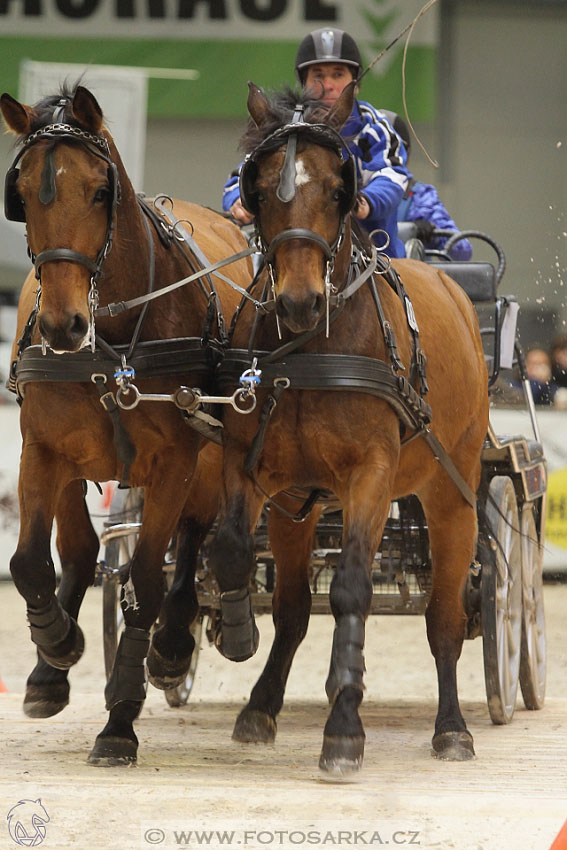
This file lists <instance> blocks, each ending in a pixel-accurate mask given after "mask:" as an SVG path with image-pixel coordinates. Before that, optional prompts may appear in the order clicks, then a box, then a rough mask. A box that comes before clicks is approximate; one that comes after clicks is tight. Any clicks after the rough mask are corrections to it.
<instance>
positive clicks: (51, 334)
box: [38, 312, 89, 353]
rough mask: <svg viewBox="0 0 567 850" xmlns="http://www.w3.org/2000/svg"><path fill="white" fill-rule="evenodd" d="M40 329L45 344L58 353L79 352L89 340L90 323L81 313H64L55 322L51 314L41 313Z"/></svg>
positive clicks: (39, 319)
mask: <svg viewBox="0 0 567 850" xmlns="http://www.w3.org/2000/svg"><path fill="white" fill-rule="evenodd" d="M38 327H39V331H40V333H41V335H42V337H43V339H44V340H45V342H46V343H47V344H48V345H49V347H50V348H51V349H52V350H53V351H55V352H57V353H65V352H67V353H71V352H75V351H79V349H81V348H83V347H84V346H85V344H86V342H87V340H88V332H89V321H88V318H87V317H86V316H84V315H82V314H81V313H64V314H63V315H62V316H61V318H60V319H59V320H55V318H54V317H53V316H51V315H50V314H49V313H43V312H40V314H39V318H38Z"/></svg>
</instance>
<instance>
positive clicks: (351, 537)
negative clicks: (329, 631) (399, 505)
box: [319, 459, 391, 776]
mask: <svg viewBox="0 0 567 850" xmlns="http://www.w3.org/2000/svg"><path fill="white" fill-rule="evenodd" d="M374 466H375V467H377V466H378V464H374ZM372 468H373V465H372V464H371V463H370V459H369V464H368V467H367V470H365V471H364V472H359V473H358V474H356V475H354V476H353V479H352V481H351V485H350V487H349V492H348V495H347V498H346V499H345V498H343V499H341V501H342V502H343V523H344V531H343V547H342V552H341V556H340V559H339V563H338V565H337V569H336V571H335V575H334V577H333V581H332V582H331V590H330V594H329V596H330V603H331V611H332V613H333V616H334V618H335V631H334V634H333V647H332V651H331V664H330V669H329V675H328V677H327V682H326V684H325V690H326V692H327V696H328V698H329V702H330V703H331V706H332V708H331V712H330V714H329V717H328V719H327V722H326V724H325V731H324V735H323V747H322V750H321V756H320V759H319V767H320V769H321V770H322V771H323V772H324V773H325V774H330V775H333V776H345V775H348V774H352V773H354V772H356V771H358V770H360V768H361V766H362V759H363V756H364V739H365V734H364V728H363V726H362V721H361V719H360V716H359V713H358V708H359V706H360V703H361V702H362V693H363V688H364V684H363V676H364V670H365V667H364V656H363V649H364V634H365V621H366V617H367V616H368V613H369V611H370V607H371V604H372V580H371V568H372V562H373V559H374V555H375V553H376V550H377V548H378V543H379V540H380V536H381V534H382V531H383V528H384V524H385V522H386V518H387V516H388V511H389V508H390V492H391V491H390V486H391V481H390V480H389V479H390V475H389V474H388V473H389V469H388V467H387V465H385V466H384V471H383V473H382V474H379V471H378V470H375V471H374V472H373V471H372ZM379 486H380V487H381V488H383V489H382V492H378V487H379Z"/></svg>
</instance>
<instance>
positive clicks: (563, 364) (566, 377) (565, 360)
mask: <svg viewBox="0 0 567 850" xmlns="http://www.w3.org/2000/svg"><path fill="white" fill-rule="evenodd" d="M551 377H552V380H553V381H554V383H556V384H557V386H558V387H567V334H559V335H558V336H556V337H555V339H554V340H553V343H552V344H551Z"/></svg>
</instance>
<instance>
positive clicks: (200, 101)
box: [0, 36, 436, 121]
mask: <svg viewBox="0 0 567 850" xmlns="http://www.w3.org/2000/svg"><path fill="white" fill-rule="evenodd" d="M296 49H297V42H295V41H293V42H285V41H269V42H268V41H265V42H253V41H237V42H236V41H189V42H179V41H174V42H172V41H151V42H146V41H144V40H122V39H112V40H104V41H101V42H94V41H92V40H83V39H79V40H76V39H66V38H65V39H58V38H48V39H43V40H41V41H39V40H37V39H32V38H18V37H13V36H12V37H10V38H0V79H1V81H2V83H1V88H2V91H7V92H9V93H10V94H12V95H13V96H15V97H17V96H18V86H19V66H20V62H21V61H22V60H25V59H33V60H35V61H42V62H70V63H78V64H83V63H84V67H85V76H84V82H85V85H87V86H88V66H89V64H102V65H127V66H142V67H158V68H195V69H196V70H198V71H199V78H198V79H196V80H175V79H171V80H162V79H154V78H152V77H151V76H150V77H149V99H148V116H149V117H151V118H158V117H179V118H186V117H194V118H213V117H214V118H235V117H243V116H245V115H246V98H247V94H248V88H247V81H248V80H253V81H254V82H255V83H257V84H258V85H260V86H262V87H263V88H266V89H272V88H280V87H281V86H282V85H291V86H293V85H295V84H296V81H295V78H294V72H293V63H294V58H295V51H296ZM435 59H436V52H435V50H433V49H432V48H430V47H427V46H423V47H415V48H412V49H411V50H409V51H408V56H407V65H406V94H407V102H408V109H409V113H410V115H411V116H412V119H413V120H416V121H426V120H430V119H431V118H432V117H433V110H434V94H435V75H436V70H435V65H436V62H435ZM61 82H63V80H62V81H61ZM69 82H74V81H69ZM45 94H46V95H48V94H55V92H51V91H49V92H45ZM360 97H361V98H362V99H363V100H368V101H370V102H371V103H373V104H374V105H376V106H381V107H383V108H385V109H392V110H394V111H396V112H399V111H400V110H401V109H402V54H401V53H398V54H397V55H396V56H395V57H394V61H393V62H391V63H390V64H389V66H388V68H387V70H385V72H384V73H383V75H381V76H378V75H374V74H367V76H366V77H365V78H364V82H363V84H362V87H361V91H360Z"/></svg>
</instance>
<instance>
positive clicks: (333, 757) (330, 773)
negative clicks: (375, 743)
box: [319, 735, 364, 780]
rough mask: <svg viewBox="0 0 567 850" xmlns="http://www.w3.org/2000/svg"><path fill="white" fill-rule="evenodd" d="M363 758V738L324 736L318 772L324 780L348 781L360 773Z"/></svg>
mask: <svg viewBox="0 0 567 850" xmlns="http://www.w3.org/2000/svg"><path fill="white" fill-rule="evenodd" d="M363 756H364V737H362V736H357V737H355V738H347V737H346V736H345V737H340V738H339V737H336V736H334V735H333V736H331V735H324V736H323V749H322V751H321V756H320V758H319V770H320V771H321V773H322V774H323V775H324V777H325V778H326V779H330V780H341V779H342V780H345V779H350V778H352V777H353V776H354V775H356V774H357V773H358V772H359V771H360V769H361V767H362V759H363Z"/></svg>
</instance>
